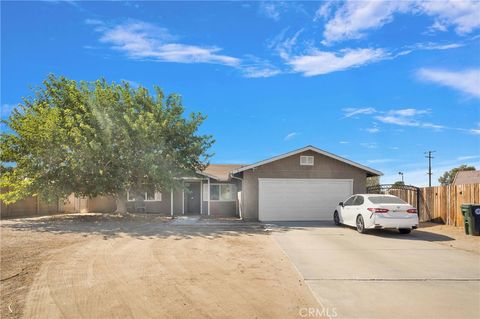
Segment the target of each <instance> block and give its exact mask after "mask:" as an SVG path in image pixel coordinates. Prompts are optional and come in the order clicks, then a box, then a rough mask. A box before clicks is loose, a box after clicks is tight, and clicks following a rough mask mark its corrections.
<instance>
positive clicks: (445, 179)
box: [438, 164, 475, 185]
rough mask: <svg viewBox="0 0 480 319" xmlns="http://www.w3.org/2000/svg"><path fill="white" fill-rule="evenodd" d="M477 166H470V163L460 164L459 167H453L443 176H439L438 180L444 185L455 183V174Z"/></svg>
mask: <svg viewBox="0 0 480 319" xmlns="http://www.w3.org/2000/svg"><path fill="white" fill-rule="evenodd" d="M474 170H475V167H474V166H468V165H465V164H464V165H460V166H459V167H455V168H452V169H451V170H449V171H446V172H445V173H443V175H442V176H440V177H439V178H438V182H439V183H440V184H442V185H450V184H452V183H453V180H454V179H455V175H457V173H458V172H459V171H474Z"/></svg>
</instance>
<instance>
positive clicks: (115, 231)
mask: <svg viewBox="0 0 480 319" xmlns="http://www.w3.org/2000/svg"><path fill="white" fill-rule="evenodd" d="M1 227H2V228H9V229H11V230H13V231H19V232H22V231H23V232H31V231H34V232H48V233H53V234H59V235H63V234H79V235H82V236H85V237H88V236H98V235H101V236H103V237H104V239H110V238H120V237H135V238H137V239H141V240H143V239H153V238H167V237H175V238H176V239H191V238H196V237H204V238H207V239H215V238H219V237H224V236H240V235H255V234H266V232H265V230H264V227H263V226H262V225H261V224H260V223H244V222H241V221H233V222H230V223H229V222H221V221H220V222H219V223H214V222H211V221H210V222H207V223H198V224H192V225H181V224H177V225H173V224H172V218H171V217H167V216H151V215H130V214H129V215H125V216H122V215H114V214H69V215H56V216H48V217H41V218H24V219H15V220H4V221H2V223H1Z"/></svg>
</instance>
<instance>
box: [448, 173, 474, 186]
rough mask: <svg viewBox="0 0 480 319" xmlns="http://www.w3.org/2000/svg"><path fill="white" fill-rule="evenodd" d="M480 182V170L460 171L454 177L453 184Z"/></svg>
mask: <svg viewBox="0 0 480 319" xmlns="http://www.w3.org/2000/svg"><path fill="white" fill-rule="evenodd" d="M477 183H480V171H458V172H457V174H456V175H455V178H454V179H453V183H452V184H453V185H463V184H477Z"/></svg>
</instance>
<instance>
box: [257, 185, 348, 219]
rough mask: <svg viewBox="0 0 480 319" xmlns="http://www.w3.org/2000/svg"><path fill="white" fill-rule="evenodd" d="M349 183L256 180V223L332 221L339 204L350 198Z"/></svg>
mask: <svg viewBox="0 0 480 319" xmlns="http://www.w3.org/2000/svg"><path fill="white" fill-rule="evenodd" d="M352 183H353V182H352V180H344V179H342V180H339V179H276V178H272V179H259V220H261V221H301V220H331V219H332V212H333V210H334V208H335V206H336V205H337V204H338V202H340V201H342V200H344V199H345V198H347V197H348V196H350V195H351V194H352Z"/></svg>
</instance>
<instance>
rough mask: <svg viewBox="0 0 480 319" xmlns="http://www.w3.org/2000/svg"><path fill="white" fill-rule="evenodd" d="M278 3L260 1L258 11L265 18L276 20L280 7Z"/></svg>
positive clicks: (278, 18) (278, 16)
mask: <svg viewBox="0 0 480 319" xmlns="http://www.w3.org/2000/svg"><path fill="white" fill-rule="evenodd" d="M278 5H279V4H277V3H274V2H262V3H260V7H259V10H260V13H262V14H263V15H264V16H266V17H267V18H270V19H272V20H275V21H278V20H280V9H279V7H278Z"/></svg>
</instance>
